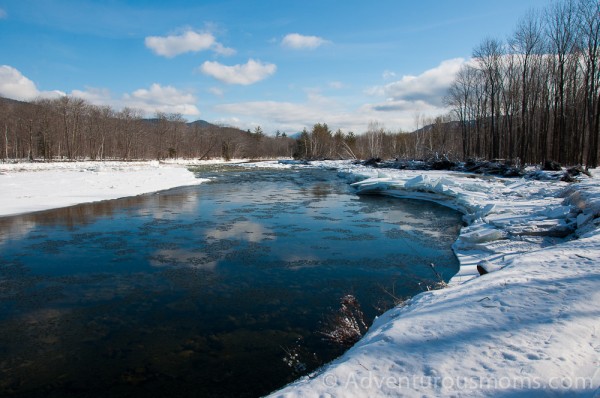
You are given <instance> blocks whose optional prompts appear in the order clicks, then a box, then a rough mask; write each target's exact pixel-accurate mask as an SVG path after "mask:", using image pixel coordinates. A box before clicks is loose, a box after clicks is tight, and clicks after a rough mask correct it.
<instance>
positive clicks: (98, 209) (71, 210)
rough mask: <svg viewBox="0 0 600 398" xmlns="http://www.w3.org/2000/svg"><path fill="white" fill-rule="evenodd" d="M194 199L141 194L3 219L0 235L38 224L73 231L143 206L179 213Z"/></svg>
mask: <svg viewBox="0 0 600 398" xmlns="http://www.w3.org/2000/svg"><path fill="white" fill-rule="evenodd" d="M191 196H192V193H190V192H188V193H183V192H180V193H178V194H148V195H139V196H131V197H127V198H121V199H114V200H104V201H100V202H93V203H84V204H79V205H75V206H69V207H62V208H58V209H52V210H45V211H40V212H35V213H28V214H23V215H18V216H11V217H4V218H0V234H2V233H5V232H13V233H14V232H15V231H18V230H21V229H22V226H23V225H29V226H30V227H31V228H33V226H35V225H46V226H64V227H67V228H69V229H73V228H74V227H75V226H79V225H86V224H91V223H92V222H94V221H95V220H96V219H98V218H100V217H107V216H113V215H115V214H116V213H117V212H120V211H124V212H125V213H126V214H128V215H131V214H135V213H137V212H139V211H140V209H141V208H142V207H146V208H149V209H152V210H153V211H155V212H157V213H159V214H158V215H161V214H162V213H161V211H160V210H159V209H161V208H163V209H164V208H167V209H170V210H173V211H177V210H178V209H180V208H182V207H183V206H184V204H185V203H186V202H188V201H189V200H190V198H191ZM158 215H157V216H158Z"/></svg>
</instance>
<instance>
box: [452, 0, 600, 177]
mask: <svg viewBox="0 0 600 398" xmlns="http://www.w3.org/2000/svg"><path fill="white" fill-rule="evenodd" d="M599 42H600V3H599V2H598V1H597V0H561V1H556V2H553V3H551V4H550V5H549V6H548V7H546V8H545V9H543V10H538V11H535V10H532V11H530V12H529V13H528V14H526V15H525V16H523V17H522V18H521V20H520V21H519V23H518V24H517V26H516V28H515V30H514V33H513V34H512V35H511V36H510V37H509V38H508V39H507V40H500V39H497V38H489V37H488V38H485V39H484V40H483V41H482V42H481V43H480V44H479V45H478V46H477V47H476V48H475V49H474V51H473V59H472V62H469V63H467V64H465V65H464V66H463V67H462V69H461V70H460V72H459V73H458V75H457V77H456V79H455V81H454V83H453V84H452V86H451V88H450V90H449V93H448V97H447V99H446V102H447V104H448V105H449V106H450V107H451V108H452V115H453V118H454V119H456V120H457V121H458V122H459V130H460V136H461V143H462V145H461V148H460V152H461V153H462V156H463V158H465V159H466V158H476V157H481V158H487V159H499V158H503V159H510V160H514V161H517V162H521V163H529V164H531V163H541V162H545V161H548V160H553V161H557V162H559V163H565V164H586V165H587V166H588V167H597V166H598V149H599V148H598V145H599V142H598V141H599V135H600V66H599V64H598V63H599V60H598V56H599V49H598V45H599Z"/></svg>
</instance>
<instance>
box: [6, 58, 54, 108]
mask: <svg viewBox="0 0 600 398" xmlns="http://www.w3.org/2000/svg"><path fill="white" fill-rule="evenodd" d="M61 95H65V93H63V92H61V91H40V90H38V88H37V86H36V85H35V83H34V82H32V81H31V80H29V79H28V78H27V77H25V76H23V74H22V73H21V72H19V71H18V70H17V69H15V68H13V67H12V66H9V65H0V96H2V97H6V98H12V99H16V100H20V101H32V100H34V99H36V98H38V97H42V98H54V97H59V96H61Z"/></svg>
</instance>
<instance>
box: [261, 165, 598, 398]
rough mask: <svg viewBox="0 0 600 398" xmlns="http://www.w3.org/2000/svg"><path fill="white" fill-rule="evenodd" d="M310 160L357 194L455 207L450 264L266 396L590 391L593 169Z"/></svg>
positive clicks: (594, 284) (594, 291)
mask: <svg viewBox="0 0 600 398" xmlns="http://www.w3.org/2000/svg"><path fill="white" fill-rule="evenodd" d="M317 165H318V166H319V167H326V168H337V170H338V174H339V175H340V176H342V177H345V178H347V179H348V180H349V181H354V184H353V185H354V186H355V187H356V189H357V192H358V193H359V194H382V195H390V196H395V197H399V198H416V199H422V200H428V201H433V202H437V203H441V204H443V205H446V206H448V207H451V208H454V209H457V210H459V211H461V212H463V214H464V220H465V223H466V226H465V227H464V228H462V230H461V233H460V235H459V238H458V240H457V241H456V243H455V244H454V245H453V249H454V251H455V253H456V255H457V257H458V259H459V261H460V271H459V272H458V274H457V275H456V276H455V277H453V278H452V280H451V281H450V284H449V287H447V288H445V289H442V290H436V291H430V292H425V293H422V294H420V295H417V296H416V297H414V298H413V299H411V300H409V301H408V302H406V303H405V304H404V305H402V306H399V307H396V308H394V309H392V310H390V311H388V312H386V313H384V314H383V315H382V316H381V317H379V318H378V319H376V321H375V322H374V324H373V325H372V326H371V328H370V330H369V332H368V333H367V334H366V335H365V336H364V337H363V338H362V339H361V340H360V341H359V342H358V343H357V344H356V345H355V346H354V347H352V348H351V349H350V350H349V351H348V352H347V353H346V354H344V355H343V356H342V357H340V358H338V359H337V360H335V361H333V362H332V363H330V364H328V365H326V366H324V367H323V368H321V369H320V370H318V371H316V372H314V373H313V374H311V375H309V376H305V377H303V378H301V379H299V380H297V381H296V382H294V383H292V384H290V385H288V386H286V387H285V388H283V389H281V390H280V391H277V392H274V393H273V394H272V395H271V396H272V397H380V396H381V397H384V396H394V397H396V396H403V397H423V396H427V397H437V396H457V397H464V396H469V397H472V396H476V397H491V396H494V397H495V396H502V397H508V396H510V397H520V396H527V397H529V396H573V395H577V396H588V397H600V388H599V386H600V335H599V334H600V306H599V305H598V303H600V218H598V217H599V216H600V184H599V183H600V170H598V169H597V170H594V171H593V175H594V177H593V178H588V177H584V179H583V180H582V182H580V183H576V184H570V185H569V184H567V183H562V182H557V181H536V180H526V179H503V178H493V177H486V176H475V175H470V174H457V173H452V172H444V171H428V172H423V171H399V170H387V169H386V170H385V171H383V172H382V171H381V170H377V169H372V168H365V167H362V166H355V165H352V164H350V163H342V164H340V163H333V162H321V163H319V164H317ZM266 166H267V165H265V164H263V165H261V167H266ZM277 167H282V165H281V164H279V165H278V166H277ZM477 265H481V266H482V267H484V268H485V269H486V270H488V271H489V272H490V273H488V274H486V275H483V276H479V273H478V272H477V270H476V267H477Z"/></svg>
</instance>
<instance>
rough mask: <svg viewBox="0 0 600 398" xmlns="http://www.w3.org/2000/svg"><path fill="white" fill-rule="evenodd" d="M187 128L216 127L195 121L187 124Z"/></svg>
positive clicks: (205, 122) (202, 121)
mask: <svg viewBox="0 0 600 398" xmlns="http://www.w3.org/2000/svg"><path fill="white" fill-rule="evenodd" d="M187 125H188V126H192V127H193V126H198V127H201V128H205V127H217V126H216V125H215V124H212V123H209V122H207V121H206V120H195V121H193V122H189V123H188V124H187Z"/></svg>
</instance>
